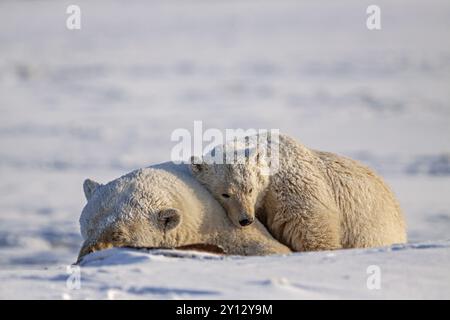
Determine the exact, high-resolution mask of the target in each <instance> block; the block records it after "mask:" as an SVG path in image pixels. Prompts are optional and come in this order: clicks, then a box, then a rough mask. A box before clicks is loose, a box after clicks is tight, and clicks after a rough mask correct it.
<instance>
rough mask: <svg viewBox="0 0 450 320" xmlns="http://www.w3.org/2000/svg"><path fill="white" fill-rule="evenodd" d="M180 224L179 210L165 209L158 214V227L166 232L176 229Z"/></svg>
mask: <svg viewBox="0 0 450 320" xmlns="http://www.w3.org/2000/svg"><path fill="white" fill-rule="evenodd" d="M180 222H181V213H180V211H179V210H177V209H173V208H170V209H164V210H161V211H160V212H159V213H158V226H159V227H160V228H161V229H162V230H164V231H169V230H172V229H175V228H176V227H178V226H179V225H180Z"/></svg>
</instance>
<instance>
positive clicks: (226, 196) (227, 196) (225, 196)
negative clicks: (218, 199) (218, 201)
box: [222, 193, 230, 198]
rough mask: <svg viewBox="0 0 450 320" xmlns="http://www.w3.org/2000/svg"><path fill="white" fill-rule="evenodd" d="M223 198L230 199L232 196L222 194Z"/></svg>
mask: <svg viewBox="0 0 450 320" xmlns="http://www.w3.org/2000/svg"><path fill="white" fill-rule="evenodd" d="M222 197H224V198H229V197H230V195H229V194H227V193H222Z"/></svg>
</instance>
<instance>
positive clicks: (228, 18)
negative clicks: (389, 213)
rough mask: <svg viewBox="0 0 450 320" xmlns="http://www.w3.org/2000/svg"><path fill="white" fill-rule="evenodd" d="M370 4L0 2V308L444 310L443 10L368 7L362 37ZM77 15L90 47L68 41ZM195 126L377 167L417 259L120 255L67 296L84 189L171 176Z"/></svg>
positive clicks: (448, 67)
mask: <svg viewBox="0 0 450 320" xmlns="http://www.w3.org/2000/svg"><path fill="white" fill-rule="evenodd" d="M372 2H373V1H370V2H369V1H360V0H352V1H349V0H343V1H339V3H337V2H336V1H325V0H318V1H256V0H253V1H252V0H247V1H233V0H232V1H222V2H219V1H181V0H180V1H145V0H139V1H137V0H135V1H126V2H124V1H119V0H114V1H111V0H109V1H106V0H105V1H93V0H90V1H56V0H55V1H16V0H5V1H1V2H0V282H1V283H2V285H1V286H0V298H3V299H4V298H144V297H145V298H147V297H150V298H344V297H347V298H371V297H374V298H402V297H404V298H447V299H448V298H450V275H449V272H448V270H450V244H449V242H448V239H449V238H450V236H449V234H450V139H449V137H450V89H449V88H450V42H449V41H448V40H447V39H449V38H450V37H449V36H450V2H448V1H446V0H432V1H426V2H425V1H420V0H402V1H400V0H396V1H376V4H378V5H379V6H380V7H381V13H382V29H381V30H379V31H369V30H368V29H367V28H366V16H367V15H366V8H367V6H368V5H370V4H373V3H372ZM75 3H76V4H78V5H80V7H81V11H82V29H81V30H78V31H69V30H68V29H66V25H65V20H66V18H67V16H68V15H67V14H66V8H67V6H68V5H69V4H75ZM194 120H202V121H203V126H204V128H205V129H206V128H219V129H225V128H238V127H242V128H266V129H270V128H279V129H280V130H281V131H282V132H285V133H288V134H290V135H292V136H294V137H296V138H297V139H298V140H300V141H302V142H303V143H305V144H306V145H308V146H311V147H313V148H315V149H323V150H327V151H332V152H337V153H340V154H344V155H347V156H351V157H354V158H357V159H359V160H361V161H363V162H365V163H367V164H369V165H371V166H372V167H374V168H375V169H377V171H378V172H379V173H381V174H382V175H383V176H384V177H385V178H386V180H387V181H388V182H389V183H390V184H391V186H392V187H393V189H394V191H395V193H396V194H397V195H398V198H399V200H400V203H401V205H402V207H403V209H404V211H405V215H406V218H407V221H408V234H409V240H410V244H409V245H407V246H405V247H395V248H392V249H386V248H384V249H373V250H348V251H337V252H332V253H329V252H322V253H303V254H299V253H297V254H294V255H292V256H290V257H266V258H256V257H254V258H225V259H223V258H218V257H212V258H210V259H207V258H205V256H204V255H194V258H192V257H185V258H180V257H178V258H177V257H167V256H164V255H155V254H154V253H147V252H135V251H130V250H129V251H126V250H124V249H121V250H117V249H115V250H111V251H106V252H105V253H100V252H99V253H96V254H94V255H93V256H92V257H89V259H88V261H86V262H85V264H84V265H83V266H82V272H81V284H82V287H81V289H80V290H68V289H67V287H66V279H67V277H68V275H67V273H66V266H67V265H70V264H71V263H72V262H74V260H75V258H76V255H77V251H78V249H79V246H80V243H81V236H80V233H79V226H78V217H79V214H80V212H81V209H82V207H83V205H84V202H85V200H84V196H83V193H82V187H81V185H82V182H83V180H84V178H86V177H91V178H94V179H96V180H99V181H104V182H106V181H109V180H112V179H114V178H116V177H118V176H120V175H122V174H124V173H126V172H129V171H131V170H133V169H135V168H139V167H145V166H147V165H150V164H152V163H155V162H162V161H167V160H168V159H169V158H170V151H171V148H172V147H173V145H174V143H173V142H171V141H170V134H171V133H172V131H173V130H174V129H176V128H186V129H189V130H192V129H193V121H194ZM207 257H209V256H207ZM200 258H202V259H200ZM369 265H377V266H379V267H380V270H381V280H382V281H381V289H380V290H369V289H367V286H366V280H367V277H369V275H368V274H367V272H366V271H367V267H368V266H369Z"/></svg>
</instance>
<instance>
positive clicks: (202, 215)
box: [78, 162, 290, 260]
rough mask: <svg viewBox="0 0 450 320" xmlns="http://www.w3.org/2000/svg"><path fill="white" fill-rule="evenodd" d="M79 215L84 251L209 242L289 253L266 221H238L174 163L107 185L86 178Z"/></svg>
mask: <svg viewBox="0 0 450 320" xmlns="http://www.w3.org/2000/svg"><path fill="white" fill-rule="evenodd" d="M83 187H84V192H85V195H86V199H87V200H88V202H87V204H86V206H85V207H84V209H83V211H82V214H81V217H80V227H81V234H82V236H83V238H84V243H83V246H82V248H81V250H80V253H79V258H78V260H80V259H81V258H82V257H83V256H84V255H86V254H88V253H90V252H93V251H96V250H102V249H106V248H110V247H158V248H160V247H163V248H177V247H182V246H186V245H193V244H206V245H212V246H218V247H220V248H223V250H224V252H225V253H226V254H236V255H266V254H276V253H289V252H290V250H289V249H288V248H287V247H286V246H284V245H282V244H280V243H279V242H278V241H276V240H275V239H274V238H273V237H272V236H271V235H270V234H269V232H268V231H267V230H266V229H265V228H264V226H263V225H262V224H261V223H259V222H257V223H255V224H254V225H253V226H252V227H251V228H246V229H245V230H244V229H240V228H236V227H234V226H233V224H232V223H231V221H230V220H229V219H228V217H227V215H226V213H225V211H224V210H223V208H222V206H221V205H220V204H219V203H218V202H217V201H216V200H214V198H213V197H212V195H211V194H210V193H209V192H208V191H207V190H206V189H205V188H204V187H203V186H202V185H201V184H200V183H198V182H197V181H196V180H195V179H194V178H193V177H192V176H191V174H190V172H189V170H188V168H187V165H184V164H180V165H176V164H173V163H171V162H166V163H162V164H159V165H154V166H151V167H149V168H145V169H139V170H137V171H134V172H131V173H129V174H127V175H125V176H122V177H120V178H118V179H116V180H113V181H111V182H109V183H108V184H106V185H101V184H99V183H97V182H94V181H92V180H89V179H87V180H86V181H85V182H84V185H83Z"/></svg>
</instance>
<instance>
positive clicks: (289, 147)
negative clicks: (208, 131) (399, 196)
mask: <svg viewBox="0 0 450 320" xmlns="http://www.w3.org/2000/svg"><path fill="white" fill-rule="evenodd" d="M276 143H277V149H278V159H277V160H278V168H277V170H276V171H274V172H273V174H267V169H268V168H267V165H268V164H267V161H261V157H260V152H261V150H257V151H254V149H253V148H252V147H250V148H248V150H251V151H250V152H248V153H247V154H246V161H243V162H242V161H238V162H232V163H225V164H217V163H213V162H211V161H205V159H207V158H205V157H204V159H203V161H198V160H197V161H192V163H191V165H190V169H191V172H192V174H193V175H194V176H195V177H196V179H197V180H198V181H199V182H201V183H202V184H203V185H205V186H206V188H207V189H208V190H209V191H210V192H211V193H212V194H213V196H214V197H215V198H216V199H217V200H218V201H219V202H220V203H221V204H222V206H223V207H224V208H225V210H226V211H227V214H228V216H229V218H230V219H231V221H232V222H233V223H234V224H235V225H236V226H238V227H246V226H248V225H250V224H251V223H252V222H253V221H254V219H255V217H257V218H258V219H259V220H260V221H261V222H263V223H264V224H265V225H266V227H267V228H268V229H269V231H270V232H271V233H272V235H273V236H274V237H275V238H276V239H277V240H278V241H280V242H282V243H283V244H285V245H287V246H289V247H290V248H291V249H293V250H295V251H310V250H328V249H338V248H359V247H361V248H362V247H375V246H384V245H390V244H393V243H404V242H406V238H407V237H406V230H405V229H406V227H405V221H404V217H403V214H402V211H401V209H400V206H399V204H398V202H397V200H396V199H395V196H394V194H393V193H392V191H391V190H390V189H389V187H388V186H387V185H386V184H385V182H384V181H383V180H382V178H381V177H379V176H378V175H377V174H375V173H374V172H373V171H372V170H371V169H369V168H368V167H366V166H364V165H362V164H360V163H359V162H357V161H354V160H352V159H349V158H345V157H342V156H338V155H336V154H333V153H328V152H321V151H315V150H311V149H308V148H307V147H305V146H303V145H302V144H300V143H298V142H296V141H295V140H294V139H292V138H290V137H288V136H286V135H280V136H279V140H278V141H277V142H276ZM216 148H217V150H219V149H225V148H226V145H223V146H218V147H216ZM265 151H266V150H265ZM215 152H216V151H215ZM221 152H224V151H223V150H222V151H221ZM269 164H270V163H269Z"/></svg>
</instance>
